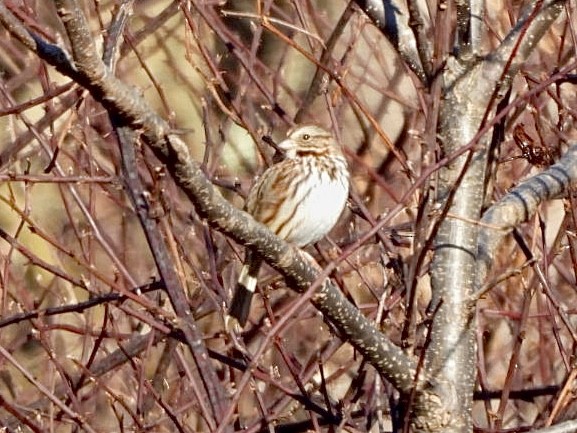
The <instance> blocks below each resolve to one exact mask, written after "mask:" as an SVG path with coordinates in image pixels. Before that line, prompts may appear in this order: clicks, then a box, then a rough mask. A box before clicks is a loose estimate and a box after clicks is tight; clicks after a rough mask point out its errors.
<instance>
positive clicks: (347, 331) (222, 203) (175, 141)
mask: <svg viewBox="0 0 577 433" xmlns="http://www.w3.org/2000/svg"><path fill="white" fill-rule="evenodd" d="M57 3H58V4H59V5H61V6H62V7H77V6H76V4H75V2H73V1H70V0H60V1H58V2H57ZM61 9H62V8H61ZM60 13H61V14H62V15H63V19H65V20H66V23H65V24H66V25H67V26H73V25H74V23H78V21H77V20H78V15H76V14H75V13H70V12H65V11H64V10H61V11H60ZM0 22H2V23H6V22H8V23H10V26H6V27H7V28H8V29H9V30H10V33H11V34H12V35H13V36H15V37H17V38H18V39H20V38H24V39H26V40H27V42H28V43H27V44H26V46H28V47H29V48H30V49H31V50H33V51H34V52H36V53H37V55H39V56H40V57H41V58H42V59H44V60H45V61H46V62H48V63H49V64H51V65H53V66H55V67H56V68H57V69H58V70H59V71H60V72H62V73H64V74H65V75H67V76H69V77H71V78H72V79H74V80H75V81H77V82H78V83H79V84H81V85H83V86H84V87H85V88H86V89H87V90H89V92H90V93H91V94H92V96H93V97H94V98H95V99H96V100H97V101H99V102H100V103H102V104H103V106H104V107H105V108H107V110H108V111H109V114H110V115H112V116H115V117H117V118H118V119H119V121H121V122H122V123H123V124H124V125H126V126H130V127H132V128H133V129H138V130H139V131H140V132H141V133H142V137H143V139H144V141H145V142H146V144H147V145H149V146H150V148H151V149H152V150H153V152H154V153H155V155H156V156H157V157H158V158H159V159H160V160H161V161H162V162H163V163H164V164H166V166H167V168H168V170H169V171H170V173H172V175H173V177H174V179H175V181H176V183H177V184H178V186H179V187H180V188H181V189H182V190H183V191H184V193H185V194H186V195H187V196H188V197H189V198H190V200H191V201H192V203H193V204H194V206H195V208H196V210H197V212H198V213H199V215H200V216H201V217H203V218H205V219H206V220H207V221H208V223H209V224H210V225H211V226H212V227H214V228H216V229H217V230H219V231H220V232H222V233H224V234H226V235H228V236H230V237H231V238H233V239H234V240H235V241H237V242H238V243H240V244H242V245H245V246H250V247H251V248H253V249H254V250H256V251H257V252H258V253H259V254H261V255H262V256H263V257H264V258H265V260H266V261H267V262H268V263H269V264H270V265H271V266H272V267H273V268H275V269H276V270H277V271H279V272H280V273H281V274H282V275H283V276H284V277H285V278H286V279H287V281H288V283H289V285H290V286H291V287H292V288H293V289H295V290H298V291H299V292H304V291H305V290H307V289H308V288H309V287H310V286H311V284H313V283H315V282H317V280H319V277H321V278H320V280H319V282H320V281H322V284H319V283H317V284H319V288H318V290H317V292H316V293H315V295H314V296H313V301H312V302H313V304H314V305H315V306H316V307H317V308H318V309H319V310H320V311H321V312H322V313H323V314H324V316H325V318H326V319H328V320H329V321H330V322H332V323H333V325H334V326H335V327H336V328H337V329H338V330H339V331H340V332H341V336H342V337H343V338H344V339H346V340H347V341H349V342H350V343H351V344H353V345H354V346H355V347H356V348H357V349H358V350H359V352H360V353H361V354H362V355H363V356H364V357H365V358H366V359H367V360H368V361H369V362H370V363H371V364H372V365H373V366H374V367H375V368H376V369H377V370H378V371H379V373H381V374H383V375H384V376H385V377H386V378H387V379H388V380H389V382H391V384H393V386H395V387H396V388H397V389H398V390H400V391H401V392H404V393H409V392H410V390H411V389H412V388H413V385H414V379H415V376H416V363H415V362H414V361H413V360H411V359H410V358H409V357H407V356H406V355H405V354H404V353H403V352H402V351H401V350H400V349H399V348H398V347H396V346H395V345H394V344H393V343H391V342H390V341H389V340H388V339H387V338H386V337H384V336H383V335H382V334H381V333H380V332H379V331H378V330H377V329H376V328H375V327H374V324H373V323H372V322H370V321H369V320H368V319H367V318H365V317H364V316H363V315H362V314H361V313H360V312H359V311H358V310H357V309H356V308H355V307H354V306H353V305H352V304H351V303H350V302H349V301H348V300H347V299H346V298H345V297H344V296H343V295H342V294H341V292H340V291H339V290H338V288H337V287H336V286H335V285H334V284H332V283H331V282H330V281H329V280H328V279H327V277H326V276H327V275H328V274H329V273H330V271H331V270H332V269H333V268H334V267H335V266H336V264H333V265H332V266H331V267H329V268H327V269H325V271H323V273H322V274H320V273H319V271H318V270H317V269H316V268H315V267H314V266H313V265H312V264H310V263H309V262H308V261H307V260H306V259H305V258H303V256H302V255H301V254H300V253H299V252H298V250H296V249H293V248H292V247H290V246H289V245H287V244H286V243H284V242H283V241H282V240H280V239H279V238H277V237H276V236H275V235H274V234H273V233H272V232H271V231H270V230H269V229H268V228H267V227H265V226H263V225H262V224H259V223H257V222H256V221H254V219H253V218H252V217H251V216H250V215H248V214H247V213H245V212H243V211H241V210H239V209H237V208H235V207H234V206H232V205H231V204H230V203H229V202H228V201H227V200H225V199H224V198H223V197H222V196H221V194H220V193H219V192H218V190H217V189H216V188H215V187H214V186H213V185H212V183H210V181H209V180H208V179H207V178H206V176H205V175H204V173H203V172H202V170H201V167H200V165H199V164H198V163H197V162H196V161H195V160H194V159H193V158H192V156H191V154H190V151H189V147H188V146H187V145H186V143H184V142H183V141H182V140H181V139H180V138H179V137H178V136H176V135H173V134H170V127H169V125H168V123H167V122H166V121H164V120H163V119H162V118H161V117H160V116H158V115H157V114H156V113H155V112H154V111H153V110H152V109H151V108H150V106H149V105H148V103H147V102H146V101H145V100H144V99H143V98H142V97H141V96H140V95H139V94H138V93H137V92H136V91H135V90H133V89H131V88H129V87H128V86H127V85H125V84H124V83H123V82H122V81H120V80H118V79H117V78H116V77H114V76H113V75H112V74H110V73H108V72H107V70H106V68H104V67H102V66H101V61H100V59H99V58H98V57H97V56H96V54H94V53H95V51H92V53H93V54H90V51H91V50H92V48H90V46H91V42H90V41H88V40H87V39H86V40H84V41H82V42H81V44H80V46H81V47H84V48H83V49H80V50H79V49H75V50H73V52H74V55H75V56H78V57H77V58H76V57H75V65H74V66H73V65H70V64H66V63H63V62H62V58H63V57H62V53H63V50H62V49H60V48H58V47H55V46H54V45H51V44H49V43H47V42H45V41H43V40H41V39H40V38H39V37H37V36H34V37H31V36H30V37H26V36H25V35H29V33H28V31H27V30H25V29H24V28H23V26H22V24H21V23H19V22H18V21H17V20H16V19H14V17H13V16H11V14H10V12H9V11H8V10H7V9H6V8H4V7H3V6H2V4H1V3H0ZM68 35H69V38H71V42H72V38H73V37H76V36H78V37H80V38H85V37H86V36H85V35H82V34H79V35H77V33H76V32H75V31H69V33H68ZM96 60H98V61H96ZM86 67H89V68H90V69H89V70H85V69H84V68H86ZM176 308H177V307H176V306H175V309H176ZM185 319H186V320H190V319H192V317H186V318H185ZM201 346H202V348H203V350H205V348H204V345H201Z"/></svg>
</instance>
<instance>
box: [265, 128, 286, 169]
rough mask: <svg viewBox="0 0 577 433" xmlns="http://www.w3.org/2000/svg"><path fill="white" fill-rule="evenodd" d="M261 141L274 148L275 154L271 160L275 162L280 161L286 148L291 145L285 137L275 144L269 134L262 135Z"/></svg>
mask: <svg viewBox="0 0 577 433" xmlns="http://www.w3.org/2000/svg"><path fill="white" fill-rule="evenodd" d="M262 141H264V142H265V143H266V144H268V145H269V146H271V147H272V148H274V149H275V150H276V152H275V154H274V155H273V157H272V161H273V163H275V164H276V163H277V162H279V161H282V160H283V159H284V158H285V155H286V152H287V150H288V149H290V147H291V146H290V143H289V139H285V140H283V141H281V142H280V143H278V144H277V143H275V142H274V140H273V139H272V138H271V137H270V136H268V135H265V136H263V137H262Z"/></svg>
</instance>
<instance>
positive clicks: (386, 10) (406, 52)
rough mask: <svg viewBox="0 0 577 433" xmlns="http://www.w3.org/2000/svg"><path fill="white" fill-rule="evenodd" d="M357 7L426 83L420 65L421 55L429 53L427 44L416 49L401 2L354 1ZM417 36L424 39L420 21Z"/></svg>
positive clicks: (425, 77) (419, 21)
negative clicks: (420, 48) (420, 49)
mask: <svg viewBox="0 0 577 433" xmlns="http://www.w3.org/2000/svg"><path fill="white" fill-rule="evenodd" d="M355 2H356V3H357V4H358V5H359V7H360V8H361V9H362V10H363V12H364V13H365V14H367V16H368V17H369V18H370V19H371V21H372V22H373V24H374V25H375V26H377V28H378V29H379V30H380V31H381V32H382V33H383V35H384V36H385V37H386V38H387V39H388V40H389V42H390V43H391V44H392V45H393V47H395V49H396V50H397V52H398V53H399V55H400V56H401V58H402V59H403V60H404V61H405V63H406V64H407V66H408V67H409V69H411V71H413V72H414V73H415V75H416V76H417V77H419V79H420V80H421V81H422V82H423V83H426V82H427V80H428V76H427V73H426V72H425V68H424V67H423V65H422V63H421V53H423V54H424V53H426V52H427V51H429V52H430V47H429V44H428V43H427V44H423V45H426V46H425V47H422V51H421V52H420V51H419V49H417V42H416V40H415V33H413V30H412V29H411V27H410V26H409V19H408V16H407V15H408V14H407V13H406V12H405V11H406V8H405V6H404V5H403V4H402V3H401V2H397V1H388V0H386V1H382V0H355ZM418 23H419V25H418V28H419V30H418V32H417V34H418V35H420V36H421V35H422V37H421V38H420V39H425V38H424V32H423V27H422V26H420V24H422V20H418Z"/></svg>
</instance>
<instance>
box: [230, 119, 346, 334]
mask: <svg viewBox="0 0 577 433" xmlns="http://www.w3.org/2000/svg"><path fill="white" fill-rule="evenodd" d="M278 148H279V149H280V150H281V151H283V152H284V158H283V159H282V161H281V162H279V163H277V164H275V165H272V166H271V167H269V168H268V169H267V170H266V171H265V172H264V173H263V175H262V176H261V177H260V178H259V179H258V181H257V182H256V184H255V185H254V186H253V188H252V189H251V191H250V193H249V195H248V198H247V200H246V205H245V210H246V211H247V212H249V213H250V214H251V215H252V216H253V217H254V218H255V219H256V220H257V221H260V222H261V223H263V224H265V225H267V226H268V227H269V228H270V229H271V230H272V231H273V232H274V233H275V234H276V235H277V236H279V237H281V238H282V239H284V240H286V241H287V242H290V243H292V244H293V245H296V246H297V247H303V246H305V245H308V244H310V243H313V242H316V241H318V240H319V239H321V238H322V237H323V236H325V235H326V234H327V233H328V232H329V231H330V230H331V229H332V228H333V226H334V225H335V223H336V222H337V220H338V218H339V216H340V214H341V212H342V211H343V208H344V207H345V203H346V201H347V197H348V195H349V172H348V169H347V163H346V161H345V158H344V157H343V154H342V153H341V150H340V149H339V147H338V145H337V143H336V141H335V139H334V138H333V136H332V135H331V134H330V133H329V132H327V131H325V130H324V129H323V128H320V127H318V126H315V125H304V126H297V127H296V128H294V129H292V130H290V131H289V132H288V134H287V138H286V139H285V140H284V141H282V142H281V143H279V144H278ZM261 264H262V258H261V257H260V256H259V255H258V254H256V253H255V252H253V251H251V250H250V249H247V250H246V257H245V262H244V266H243V268H242V271H241V273H240V276H239V279H238V284H237V286H236V291H235V293H234V297H233V299H232V302H231V304H230V309H229V316H230V317H232V318H234V319H236V320H237V321H238V324H239V325H240V326H241V327H244V326H245V324H246V320H247V318H248V314H249V309H250V304H251V301H252V296H253V294H254V291H255V288H256V281H257V276H258V271H259V269H260V266H261Z"/></svg>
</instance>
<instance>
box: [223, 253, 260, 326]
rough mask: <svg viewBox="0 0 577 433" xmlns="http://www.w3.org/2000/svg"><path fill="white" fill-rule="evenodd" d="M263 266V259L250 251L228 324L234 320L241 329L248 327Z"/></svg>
mask: <svg viewBox="0 0 577 433" xmlns="http://www.w3.org/2000/svg"><path fill="white" fill-rule="evenodd" d="M261 264H262V259H261V258H260V257H259V256H257V255H256V254H253V253H252V252H251V251H250V250H248V251H247V253H246V259H245V263H244V266H243V267H242V270H241V271H240V275H239V277H238V283H237V284H236V288H235V291H234V295H233V297H232V301H231V303H230V307H229V309H228V315H229V317H228V318H227V322H230V320H231V319H233V320H236V321H237V322H238V324H239V325H240V327H241V328H244V326H245V325H246V321H247V319H248V314H249V312H250V304H251V302H252V297H253V295H254V292H255V289H256V282H257V277H258V271H259V269H260V266H261ZM227 327H229V326H227ZM229 329H230V328H229Z"/></svg>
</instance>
